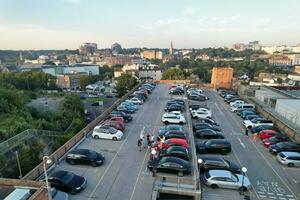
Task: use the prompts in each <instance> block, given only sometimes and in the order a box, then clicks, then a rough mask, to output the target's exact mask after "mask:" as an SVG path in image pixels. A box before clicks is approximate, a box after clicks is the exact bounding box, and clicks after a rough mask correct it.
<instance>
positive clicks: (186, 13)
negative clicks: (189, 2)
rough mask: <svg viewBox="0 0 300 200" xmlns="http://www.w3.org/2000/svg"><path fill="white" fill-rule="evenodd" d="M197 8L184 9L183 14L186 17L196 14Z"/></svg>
mask: <svg viewBox="0 0 300 200" xmlns="http://www.w3.org/2000/svg"><path fill="white" fill-rule="evenodd" d="M195 11H196V10H195V8H193V7H185V8H184V9H183V11H182V13H183V14H184V15H192V14H194V13H195Z"/></svg>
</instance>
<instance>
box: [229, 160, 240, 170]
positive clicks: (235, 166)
mask: <svg viewBox="0 0 300 200" xmlns="http://www.w3.org/2000/svg"><path fill="white" fill-rule="evenodd" d="M229 166H230V168H231V169H232V170H234V171H235V172H236V173H241V167H240V166H239V165H238V164H236V163H234V162H230V161H229Z"/></svg>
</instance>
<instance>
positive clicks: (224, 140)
mask: <svg viewBox="0 0 300 200" xmlns="http://www.w3.org/2000/svg"><path fill="white" fill-rule="evenodd" d="M208 141H211V142H213V143H218V144H230V142H229V141H228V140H226V139H210V140H207V141H206V142H208Z"/></svg>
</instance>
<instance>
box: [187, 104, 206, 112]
mask: <svg viewBox="0 0 300 200" xmlns="http://www.w3.org/2000/svg"><path fill="white" fill-rule="evenodd" d="M199 108H208V107H207V106H203V105H200V104H192V105H189V110H190V111H192V110H198V109H199Z"/></svg>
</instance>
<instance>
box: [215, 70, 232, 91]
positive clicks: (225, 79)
mask: <svg viewBox="0 0 300 200" xmlns="http://www.w3.org/2000/svg"><path fill="white" fill-rule="evenodd" d="M232 78H233V69H232V68H231V67H214V68H213V69H212V75H211V86H212V87H213V88H215V89H218V88H227V89H230V88H231V86H232Z"/></svg>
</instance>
